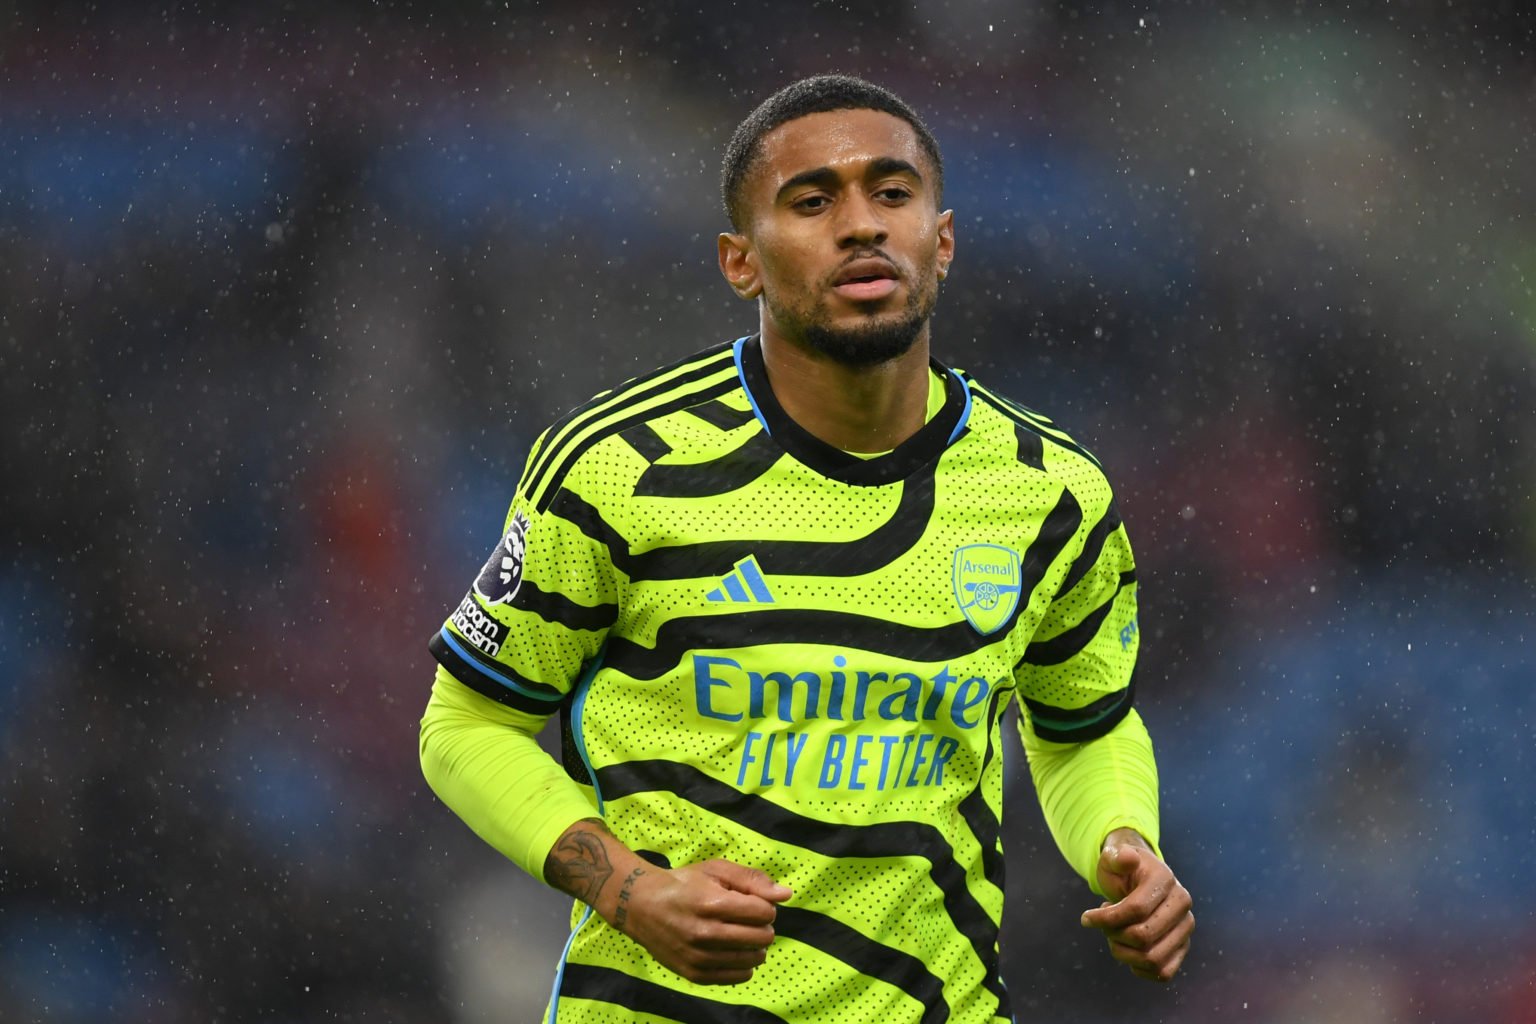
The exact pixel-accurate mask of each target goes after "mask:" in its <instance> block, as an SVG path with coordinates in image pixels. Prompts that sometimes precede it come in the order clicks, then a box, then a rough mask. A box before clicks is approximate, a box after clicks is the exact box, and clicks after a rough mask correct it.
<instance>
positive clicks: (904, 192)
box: [875, 185, 912, 203]
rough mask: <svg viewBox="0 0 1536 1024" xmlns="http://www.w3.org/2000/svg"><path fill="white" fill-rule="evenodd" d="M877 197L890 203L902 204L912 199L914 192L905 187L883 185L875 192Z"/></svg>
mask: <svg viewBox="0 0 1536 1024" xmlns="http://www.w3.org/2000/svg"><path fill="white" fill-rule="evenodd" d="M875 197H876V198H877V199H883V200H885V201H886V202H888V203H901V202H905V201H907V200H908V199H911V198H912V190H911V189H909V188H907V186H905V185H882V186H881V187H880V188H878V189H876V190H875Z"/></svg>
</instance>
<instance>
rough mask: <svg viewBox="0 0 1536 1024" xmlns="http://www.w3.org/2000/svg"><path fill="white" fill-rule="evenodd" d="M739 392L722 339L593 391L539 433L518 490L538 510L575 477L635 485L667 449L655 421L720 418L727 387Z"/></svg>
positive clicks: (724, 415) (724, 416) (590, 482)
mask: <svg viewBox="0 0 1536 1024" xmlns="http://www.w3.org/2000/svg"><path fill="white" fill-rule="evenodd" d="M740 391H741V387H740V379H739V377H738V375H737V371H736V362H735V354H734V352H733V351H732V347H731V345H730V344H729V343H725V344H720V345H714V346H711V347H710V348H708V349H705V350H704V351H702V352H696V353H694V354H693V355H691V356H688V357H687V358H684V359H679V360H677V361H676V362H672V363H668V364H667V365H665V366H662V367H659V368H658V369H656V370H653V371H651V372H650V373H647V374H643V375H641V376H638V377H634V378H631V379H630V380H627V381H625V382H624V383H622V384H620V385H618V386H617V387H615V388H611V389H609V390H607V391H602V392H599V393H598V394H597V395H595V396H593V397H592V398H591V399H590V400H588V401H587V402H584V403H583V404H581V405H579V406H577V407H576V408H574V409H572V410H570V411H569V412H567V413H566V414H565V415H564V416H562V417H560V418H559V419H558V420H556V421H555V422H554V423H552V424H551V425H550V426H549V427H548V429H546V430H545V431H544V432H543V433H542V434H540V435H539V438H538V440H537V441H536V442H535V443H534V446H533V451H532V452H531V453H530V454H529V457H528V464H527V466H526V467H525V469H524V470H523V479H522V483H521V484H520V486H519V488H518V490H519V492H520V493H521V495H522V497H523V499H524V500H525V501H527V502H529V503H530V504H532V505H534V506H536V507H539V508H544V507H547V506H548V504H549V502H550V501H551V500H552V499H553V498H554V496H555V495H556V494H557V493H559V491H560V490H561V489H562V488H564V487H566V486H567V485H568V484H570V483H572V482H574V481H584V482H585V483H586V484H587V487H589V488H590V487H593V486H600V485H603V484H605V483H606V484H617V485H618V486H620V487H621V488H622V486H623V481H624V478H625V477H628V478H629V481H630V483H633V478H634V476H637V475H638V474H639V473H640V472H643V470H644V468H645V467H646V466H648V465H649V464H650V462H651V461H653V460H654V459H655V458H656V457H657V456H658V455H659V454H661V453H662V450H667V449H669V444H668V441H667V440H666V438H665V437H664V436H663V435H662V434H661V433H659V432H658V430H657V428H656V426H655V424H657V423H658V422H660V421H663V420H667V419H668V418H669V417H675V414H677V413H679V412H682V411H685V410H690V409H695V408H697V409H701V410H703V414H702V416H694V417H692V418H693V419H695V420H698V422H699V423H700V424H705V425H707V421H708V420H709V419H711V418H713V419H717V420H719V421H721V423H725V422H727V421H729V420H731V419H732V414H731V412H730V411H729V408H730V406H729V400H730V398H731V397H732V393H733V392H737V393H739V392H740ZM722 400H724V401H722ZM743 404H744V402H743ZM747 415H748V416H749V417H750V410H748V413H747ZM600 489H607V488H606V487H600Z"/></svg>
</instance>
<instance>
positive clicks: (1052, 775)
mask: <svg viewBox="0 0 1536 1024" xmlns="http://www.w3.org/2000/svg"><path fill="white" fill-rule="evenodd" d="M1021 729H1022V730H1023V738H1024V749H1025V751H1026V753H1027V754H1028V756H1029V767H1030V774H1031V776H1032V777H1033V779H1034V783H1035V791H1036V793H1037V794H1038V795H1039V797H1040V805H1041V808H1042V809H1043V810H1044V812H1045V819H1046V822H1047V823H1048V824H1049V825H1050V828H1051V834H1052V835H1053V836H1054V837H1055V839H1056V844H1057V846H1058V847H1059V848H1060V849H1061V852H1062V854H1063V856H1065V857H1066V859H1067V862H1068V863H1069V864H1071V865H1072V868H1073V870H1075V871H1076V872H1077V873H1078V874H1079V875H1081V876H1082V877H1083V878H1084V879H1085V880H1086V881H1087V882H1088V884H1089V885H1090V886H1091V887H1093V889H1094V890H1095V891H1096V892H1097V891H1098V890H1099V883H1098V879H1097V872H1096V865H1097V863H1098V857H1099V851H1100V849H1101V848H1102V847H1103V845H1104V842H1105V839H1106V837H1107V836H1109V835H1110V834H1111V833H1113V832H1115V831H1116V830H1120V829H1125V830H1130V831H1131V832H1133V833H1134V834H1135V836H1136V839H1137V840H1140V841H1139V842H1138V841H1136V840H1127V841H1128V842H1130V843H1131V844H1132V845H1138V846H1141V845H1145V846H1146V847H1147V848H1148V849H1150V850H1152V851H1153V852H1154V853H1157V852H1158V845H1157V844H1158V839H1159V834H1158V833H1159V828H1158V801H1157V765H1156V762H1155V760H1154V759H1153V756H1152V741H1151V739H1150V738H1149V737H1148V736H1147V731H1146V728H1145V727H1144V726H1143V725H1142V722H1141V719H1140V717H1139V716H1138V715H1137V714H1136V713H1135V712H1134V711H1133V712H1131V713H1130V714H1129V715H1127V716H1126V717H1125V719H1124V720H1122V721H1121V722H1120V723H1119V724H1118V725H1116V726H1115V728H1114V729H1112V730H1110V732H1108V733H1106V734H1105V735H1104V736H1101V737H1099V738H1098V739H1095V740H1090V741H1088V742H1086V743H1078V744H1062V743H1048V742H1046V741H1043V740H1040V739H1039V738H1038V737H1036V736H1035V735H1034V734H1033V732H1032V731H1031V730H1030V729H1029V728H1028V727H1027V725H1025V724H1024V723H1021Z"/></svg>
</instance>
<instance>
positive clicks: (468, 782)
mask: <svg viewBox="0 0 1536 1024" xmlns="http://www.w3.org/2000/svg"><path fill="white" fill-rule="evenodd" d="M544 721H545V719H544V718H543V717H540V716H536V715H532V714H528V713H525V712H520V711H517V710H515V709H513V708H509V707H506V706H504V705H502V704H499V703H497V702H495V701H493V700H490V699H488V698H486V697H483V696H481V695H480V694H478V693H476V692H474V691H473V690H471V689H469V688H468V687H466V686H464V685H463V684H462V683H459V682H458V681H457V680H455V679H454V678H453V677H452V676H451V675H449V674H448V673H447V671H446V670H444V669H442V668H439V669H438V674H437V679H436V681H435V682H434V683H433V686H432V699H431V701H430V702H429V703H428V705H427V712H426V715H425V716H424V717H423V718H422V723H421V725H422V727H421V766H422V772H423V774H424V775H425V776H426V778H427V782H428V783H429V784H430V785H431V786H432V789H433V791H434V792H436V793H437V795H438V796H439V797H440V798H441V799H442V801H443V802H444V803H445V804H447V805H448V806H449V807H450V808H452V810H453V811H454V813H456V814H458V815H459V817H461V818H463V819H464V821H465V823H466V824H468V825H469V827H470V828H471V829H473V830H474V831H475V833H476V834H477V835H479V836H480V837H481V838H482V839H484V840H485V841H486V842H488V843H490V844H491V846H493V847H495V848H496V849H497V850H499V851H501V853H503V854H504V855H505V856H507V857H508V858H509V859H511V860H512V861H513V862H514V863H516V864H517V865H518V866H520V867H522V868H523V869H524V870H525V871H527V872H528V873H529V874H531V875H533V876H534V877H535V878H538V879H540V880H542V881H544V882H546V883H548V884H549V885H551V886H553V887H554V888H556V889H559V890H560V891H561V892H564V893H567V894H569V895H571V896H573V897H575V898H576V899H579V900H581V901H582V902H584V903H586V904H587V905H589V906H591V907H592V909H593V910H594V912H596V913H597V914H598V915H599V916H600V917H601V918H602V919H603V920H605V921H607V922H608V923H609V924H610V925H612V926H613V927H615V928H617V929H618V930H620V931H622V932H624V933H625V934H626V935H629V936H630V937H631V938H633V939H635V941H637V942H639V943H640V944H641V945H642V946H644V947H645V948H646V950H647V951H649V952H650V953H651V955H652V956H654V957H655V958H656V959H657V961H659V962H660V963H661V964H662V965H664V966H665V967H667V968H669V969H670V970H672V971H675V972H676V973H678V974H680V975H682V976H683V977H685V978H687V979H688V980H690V981H694V982H698V983H700V984H735V983H737V982H742V981H746V980H747V979H748V978H750V977H751V976H752V971H753V969H754V968H756V967H757V966H758V965H759V964H761V963H762V962H763V960H764V959H765V958H766V957H767V947H768V945H769V944H770V943H771V942H772V941H773V927H772V925H773V920H774V905H775V904H776V903H779V902H782V901H783V900H786V899H788V898H789V896H790V895H791V894H790V891H789V889H787V888H785V887H784V886H781V885H776V884H774V882H773V880H772V879H770V878H769V877H768V876H767V875H765V874H763V873H762V872H761V871H755V870H752V869H750V868H746V867H743V866H741V865H739V864H732V863H730V862H728V861H708V862H706V863H704V864H696V865H690V866H687V867H683V868H678V869H676V870H668V869H665V868H658V867H656V866H654V865H652V864H650V863H649V862H647V861H645V860H644V859H642V858H641V857H640V856H639V855H638V854H636V853H635V852H634V851H633V850H631V849H630V848H629V847H627V846H625V845H624V844H623V843H622V842H620V841H619V839H617V838H616V837H615V836H614V835H613V833H611V832H609V831H608V829H607V827H606V826H605V825H604V824H603V822H602V820H601V819H600V818H597V817H595V815H596V808H595V807H594V806H593V804H592V802H591V800H590V799H589V798H588V796H587V794H586V792H585V791H584V790H583V788H582V787H581V786H579V785H578V784H577V783H576V782H574V781H573V780H572V779H571V778H570V776H568V775H567V774H566V773H565V770H564V769H563V768H561V767H560V766H559V765H558V764H556V763H555V761H554V759H553V758H552V757H550V756H549V755H548V754H547V753H545V752H544V750H543V748H541V747H540V746H539V745H538V742H537V740H535V739H534V736H535V735H536V734H537V732H538V730H539V728H541V727H542V726H543V724H544Z"/></svg>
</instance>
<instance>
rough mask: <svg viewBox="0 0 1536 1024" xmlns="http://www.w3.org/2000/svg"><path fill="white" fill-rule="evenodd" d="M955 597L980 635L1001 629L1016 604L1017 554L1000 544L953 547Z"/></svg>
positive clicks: (1017, 594)
mask: <svg viewBox="0 0 1536 1024" xmlns="http://www.w3.org/2000/svg"><path fill="white" fill-rule="evenodd" d="M953 578H954V582H955V600H956V601H959V602H960V610H961V611H962V612H964V613H965V618H966V621H967V622H969V623H970V624H971V626H972V627H974V628H975V630H976V632H978V633H980V634H982V635H983V636H985V635H987V634H988V633H995V632H997V631H998V630H999V629H1001V628H1002V627H1003V625H1004V623H1006V622H1007V621H1008V620H1009V619H1010V618H1011V617H1012V616H1013V610H1014V609H1015V608H1016V607H1018V604H1019V589H1020V586H1021V581H1020V578H1019V556H1018V554H1017V552H1015V551H1013V550H1012V549H1010V548H1005V547H1003V546H1002V545H1000V544H967V545H965V546H964V547H961V548H956V549H955V571H954V574H953Z"/></svg>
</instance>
